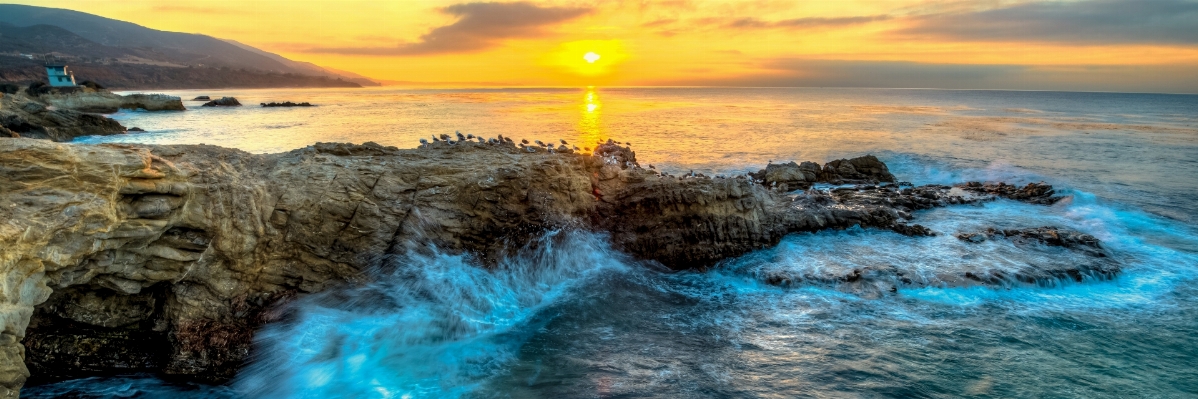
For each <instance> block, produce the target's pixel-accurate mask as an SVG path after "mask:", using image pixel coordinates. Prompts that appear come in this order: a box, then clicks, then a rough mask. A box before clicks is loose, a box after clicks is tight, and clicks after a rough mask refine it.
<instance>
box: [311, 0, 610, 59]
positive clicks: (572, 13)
mask: <svg viewBox="0 0 1198 399" xmlns="http://www.w3.org/2000/svg"><path fill="white" fill-rule="evenodd" d="M439 11H441V12H443V13H445V14H449V15H453V16H456V17H458V20H457V22H454V23H452V24H450V25H446V26H441V27H438V28H434V29H433V30H431V31H429V32H428V33H426V34H424V35H423V36H421V37H420V40H419V41H417V42H413V43H402V44H399V45H398V46H386V47H318V48H309V49H306V50H305V52H309V53H332V54H347V55H387V56H409V55H432V54H451V53H469V52H475V51H481V50H486V49H488V48H491V47H494V46H497V45H498V44H499V43H500V42H501V41H503V40H504V39H515V38H531V37H540V36H543V35H545V34H546V31H545V28H546V27H548V26H551V25H555V24H558V23H562V22H565V21H569V20H571V19H574V18H578V17H580V16H583V15H585V14H587V13H590V12H591V11H592V9H590V8H574V7H540V6H537V5H535V4H532V3H527V2H518V3H463V4H455V5H452V6H449V7H445V8H441V9H440V10H439Z"/></svg>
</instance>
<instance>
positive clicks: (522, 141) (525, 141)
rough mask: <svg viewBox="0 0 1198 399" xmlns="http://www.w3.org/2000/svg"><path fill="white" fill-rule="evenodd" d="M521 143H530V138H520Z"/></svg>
mask: <svg viewBox="0 0 1198 399" xmlns="http://www.w3.org/2000/svg"><path fill="white" fill-rule="evenodd" d="M520 142H521V143H524V144H528V139H523V140H520Z"/></svg>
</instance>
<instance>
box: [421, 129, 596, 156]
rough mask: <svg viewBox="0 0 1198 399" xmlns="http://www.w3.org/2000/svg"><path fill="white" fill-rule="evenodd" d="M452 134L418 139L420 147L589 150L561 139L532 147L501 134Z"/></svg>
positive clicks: (538, 141) (532, 150)
mask: <svg viewBox="0 0 1198 399" xmlns="http://www.w3.org/2000/svg"><path fill="white" fill-rule="evenodd" d="M454 133H455V134H456V135H457V140H454V138H453V137H452V136H450V135H448V134H442V135H440V136H437V135H433V137H432V138H433V139H432V141H429V140H428V139H420V146H421V147H424V146H427V145H430V144H436V143H446V144H449V145H457V144H460V143H469V142H478V143H479V144H491V145H498V144H507V145H515V146H517V147H520V148H521V149H523V150H525V151H528V152H537V151H538V150H543V151H546V152H549V153H555V152H561V153H567V154H569V153H574V152H581V151H584V150H585V151H590V150H591V148H590V147H586V148H584V149H579V148H578V146H571V145H570V143H568V142H566V140H561V139H558V141H561V144H560V145H557V144H554V143H548V144H546V143H544V142H542V141H541V140H536V145H535V146H534V145H531V143H529V142H528V140H527V139H525V140H520V142H519V143H516V142H515V140H512V138H511V137H503V135H502V134H501V135H499V137H492V138H483V137H482V136H475V135H473V134H462V132H454ZM609 141H610V140H609Z"/></svg>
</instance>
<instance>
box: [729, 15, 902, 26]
mask: <svg viewBox="0 0 1198 399" xmlns="http://www.w3.org/2000/svg"><path fill="white" fill-rule="evenodd" d="M890 18H891V17H890V16H889V15H870V16H860V17H840V18H822V17H810V18H793V19H782V20H776V21H766V20H762V19H758V18H752V17H749V18H737V19H733V20H731V21H727V22H725V23H724V25H723V26H724V27H725V28H732V29H775V28H781V29H814V28H829V27H838V26H846V25H859V24H865V23H870V22H875V21H885V20H888V19H890Z"/></svg>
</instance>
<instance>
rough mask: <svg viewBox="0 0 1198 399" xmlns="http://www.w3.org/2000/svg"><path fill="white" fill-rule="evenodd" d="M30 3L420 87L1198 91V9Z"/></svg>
mask: <svg viewBox="0 0 1198 399" xmlns="http://www.w3.org/2000/svg"><path fill="white" fill-rule="evenodd" d="M17 3H22V4H30V5H37V6H45V7H57V8H68V9H72V10H77V11H82V12H87V13H92V14H97V15H101V16H105V17H109V18H114V19H120V20H124V21H129V22H133V23H137V24H141V25H144V26H147V27H150V28H154V29H161V30H168V31H178V32H194V33H203V34H207V35H211V36H215V37H219V38H224V39H233V40H237V41H240V42H243V43H246V44H249V45H252V46H255V47H258V48H261V49H264V50H267V51H271V52H276V53H279V54H281V55H283V56H286V57H288V58H291V59H294V60H300V61H309V62H313V63H316V64H319V65H322V66H326V67H331V68H336V69H341V70H347V71H352V72H356V73H359V74H362V75H366V76H369V77H372V78H376V79H385V80H391V81H402V82H418V83H430V84H438V83H440V84H456V85H512V86H516V85H538V86H578V85H717V86H730V85H731V86H848V87H940V88H985V89H1054V90H1108V91H1164V92H1198V1H1188V0H1093V1H1054V2H1047V1H1003V0H995V1H988V0H979V1H960V0H944V1H911V0H889V1H881V0H872V1H865V0H838V1H705V0H668V1H537V2H506V3H469V2H462V1H347V0H340V1H316V0H309V1H252V0H247V1H186V2H184V1H178V0H166V1H122V2H114V1H86V0H55V1H18V2H17ZM587 52H593V53H595V54H597V55H599V59H598V60H595V62H594V63H588V62H587V61H586V60H584V59H583V56H584V54H586V53H587Z"/></svg>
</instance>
